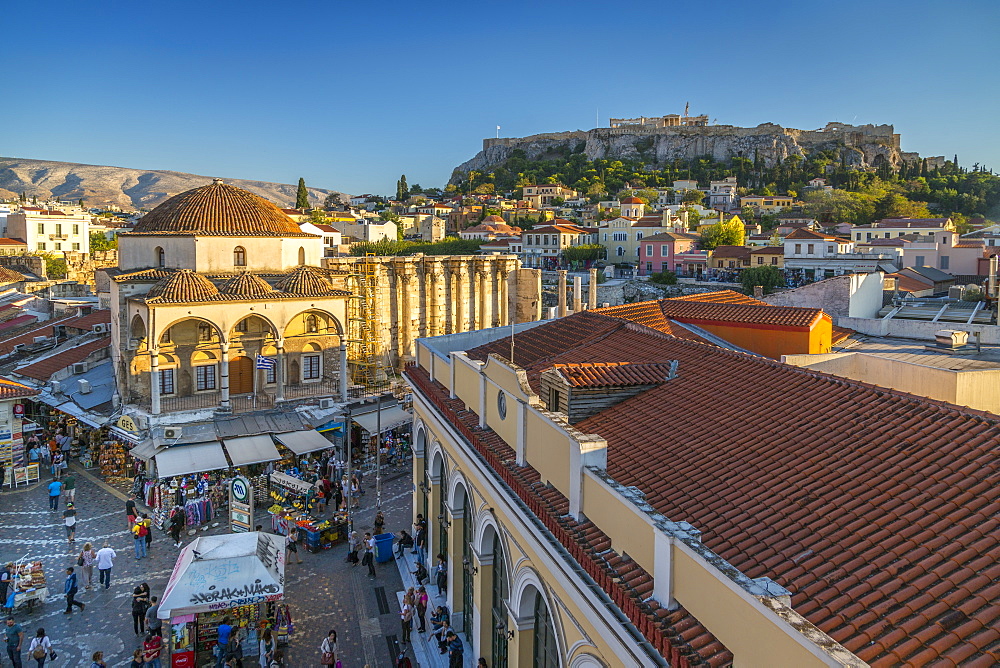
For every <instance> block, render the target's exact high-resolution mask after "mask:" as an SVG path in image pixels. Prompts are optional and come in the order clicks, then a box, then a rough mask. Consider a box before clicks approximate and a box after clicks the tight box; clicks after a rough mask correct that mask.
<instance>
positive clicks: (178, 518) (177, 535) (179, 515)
mask: <svg viewBox="0 0 1000 668" xmlns="http://www.w3.org/2000/svg"><path fill="white" fill-rule="evenodd" d="M183 529H184V509H183V508H181V507H180V506H175V507H174V509H173V512H171V514H170V538H171V539H172V540H173V541H174V547H180V546H181V531H183Z"/></svg>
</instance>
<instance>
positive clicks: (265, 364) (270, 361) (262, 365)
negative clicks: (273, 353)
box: [257, 355, 275, 369]
mask: <svg viewBox="0 0 1000 668" xmlns="http://www.w3.org/2000/svg"><path fill="white" fill-rule="evenodd" d="M274 365H275V361H274V358H273V357H264V356H263V355H257V368H258V369H273V368H274Z"/></svg>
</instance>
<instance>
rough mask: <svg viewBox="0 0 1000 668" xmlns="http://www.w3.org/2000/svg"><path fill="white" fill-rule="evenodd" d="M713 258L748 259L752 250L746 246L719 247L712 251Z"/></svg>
mask: <svg viewBox="0 0 1000 668" xmlns="http://www.w3.org/2000/svg"><path fill="white" fill-rule="evenodd" d="M712 257H717V258H722V257H731V258H739V259H746V258H748V257H750V249H749V248H747V247H746V246H717V247H716V248H715V249H714V250H713V251H712Z"/></svg>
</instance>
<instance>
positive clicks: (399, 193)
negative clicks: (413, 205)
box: [396, 174, 410, 202]
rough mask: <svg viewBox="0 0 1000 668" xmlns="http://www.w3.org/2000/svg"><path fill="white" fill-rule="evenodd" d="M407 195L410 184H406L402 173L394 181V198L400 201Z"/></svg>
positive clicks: (404, 175)
mask: <svg viewBox="0 0 1000 668" xmlns="http://www.w3.org/2000/svg"><path fill="white" fill-rule="evenodd" d="M409 196H410V186H408V185H407V184H406V174H402V175H401V176H400V177H399V180H398V181H396V200H397V201H400V202H402V201H404V200H405V199H406V198H407V197H409Z"/></svg>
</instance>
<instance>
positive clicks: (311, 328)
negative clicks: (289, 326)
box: [306, 313, 319, 334]
mask: <svg viewBox="0 0 1000 668" xmlns="http://www.w3.org/2000/svg"><path fill="white" fill-rule="evenodd" d="M318 331H319V318H317V317H316V316H315V315H313V314H312V313H309V314H307V315H306V332H308V333H310V334H315V333H316V332H318Z"/></svg>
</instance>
